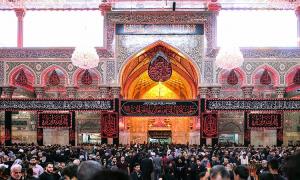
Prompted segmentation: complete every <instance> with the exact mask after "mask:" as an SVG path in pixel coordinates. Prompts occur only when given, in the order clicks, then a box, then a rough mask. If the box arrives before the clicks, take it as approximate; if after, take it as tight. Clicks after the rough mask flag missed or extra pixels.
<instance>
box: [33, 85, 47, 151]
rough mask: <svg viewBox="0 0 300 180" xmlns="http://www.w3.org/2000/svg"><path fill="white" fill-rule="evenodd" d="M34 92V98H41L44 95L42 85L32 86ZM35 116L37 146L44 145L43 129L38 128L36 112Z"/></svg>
mask: <svg viewBox="0 0 300 180" xmlns="http://www.w3.org/2000/svg"><path fill="white" fill-rule="evenodd" d="M34 92H35V94H36V98H37V99H41V98H43V97H44V95H45V89H44V87H43V86H40V85H35V86H34ZM35 116H36V118H35V119H36V122H35V124H36V142H37V144H38V145H39V146H42V145H44V129H43V128H38V118H39V117H38V116H39V115H38V113H36V114H35Z"/></svg>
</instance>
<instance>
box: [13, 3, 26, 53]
mask: <svg viewBox="0 0 300 180" xmlns="http://www.w3.org/2000/svg"><path fill="white" fill-rule="evenodd" d="M15 13H16V16H17V18H18V48H22V47H23V19H24V16H25V9H24V8H16V9H15Z"/></svg>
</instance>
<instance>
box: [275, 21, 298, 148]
mask: <svg viewBox="0 0 300 180" xmlns="http://www.w3.org/2000/svg"><path fill="white" fill-rule="evenodd" d="M298 25H299V24H298ZM284 94H285V86H277V87H276V95H277V98H278V99H281V98H284ZM282 115H283V117H284V112H283V113H282ZM282 122H284V118H283V119H282ZM283 126H284V123H282V128H280V129H277V132H276V135H277V138H276V139H277V140H276V145H277V146H282V144H283V136H284V133H283Z"/></svg>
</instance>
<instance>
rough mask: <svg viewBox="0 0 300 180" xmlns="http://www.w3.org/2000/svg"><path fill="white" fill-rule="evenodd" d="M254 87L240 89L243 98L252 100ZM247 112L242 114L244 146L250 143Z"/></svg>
mask: <svg viewBox="0 0 300 180" xmlns="http://www.w3.org/2000/svg"><path fill="white" fill-rule="evenodd" d="M253 89H254V86H252V85H245V86H243V87H242V91H243V95H244V98H252V96H253ZM248 114H249V112H247V111H245V112H244V145H245V146H248V145H249V144H250V143H251V130H250V129H248V127H247V121H248Z"/></svg>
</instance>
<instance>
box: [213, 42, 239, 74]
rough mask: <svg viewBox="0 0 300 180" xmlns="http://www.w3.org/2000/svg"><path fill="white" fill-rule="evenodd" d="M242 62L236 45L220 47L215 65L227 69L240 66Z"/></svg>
mask: <svg viewBox="0 0 300 180" xmlns="http://www.w3.org/2000/svg"><path fill="white" fill-rule="evenodd" d="M243 62H244V57H243V54H242V52H241V50H240V48H238V47H237V46H225V47H221V48H220V50H219V53H218V55H217V57H216V61H215V63H216V66H217V67H219V68H222V69H227V70H231V69H234V68H237V67H240V66H241V65H242V64H243Z"/></svg>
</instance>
